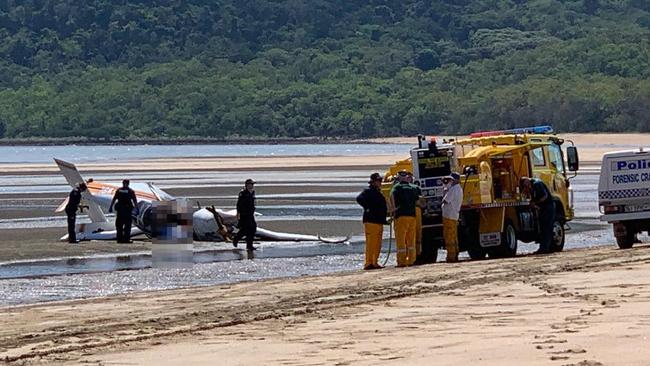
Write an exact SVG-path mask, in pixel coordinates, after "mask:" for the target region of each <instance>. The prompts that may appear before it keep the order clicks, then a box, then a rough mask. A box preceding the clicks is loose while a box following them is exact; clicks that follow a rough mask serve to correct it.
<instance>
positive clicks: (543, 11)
mask: <svg viewBox="0 0 650 366" xmlns="http://www.w3.org/2000/svg"><path fill="white" fill-rule="evenodd" d="M649 36H650V2H648V1H645V0H616V1H613V0H577V1H556V0H532V1H523V0H477V1H463V0H429V1H422V0H366V1H359V0H249V1H241V0H240V1H236V0H213V1H208V0H183V1H181V0H157V1H146V0H131V1H124V0H113V1H108V0H86V1H72V0H57V1H54V0H31V1H13V0H0V37H2V42H1V43H0V49H1V52H0V137H5V138H25V137H66V136H86V137H92V138H138V137H168V138H174V137H187V136H201V137H229V136H253V137H258V136H270V137H293V136H350V137H353V136H354V137H366V136H379V135H399V134H415V133H419V132H423V133H428V134H438V133H450V134H451V133H466V132H470V131H475V130H480V129H492V128H501V127H517V126H527V125H531V124H536V123H550V124H552V125H554V126H555V128H556V129H557V130H561V131H645V132H648V131H650V67H649V66H650V37H649Z"/></svg>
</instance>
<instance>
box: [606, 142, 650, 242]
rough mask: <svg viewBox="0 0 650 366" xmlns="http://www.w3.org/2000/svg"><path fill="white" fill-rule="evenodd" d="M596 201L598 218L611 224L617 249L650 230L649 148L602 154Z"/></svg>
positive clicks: (634, 240)
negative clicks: (598, 212) (598, 211)
mask: <svg viewBox="0 0 650 366" xmlns="http://www.w3.org/2000/svg"><path fill="white" fill-rule="evenodd" d="M598 204H599V206H600V210H601V213H603V215H602V216H601V217H600V220H601V221H607V222H608V223H611V224H613V226H614V236H615V237H616V243H617V244H618V246H619V248H621V249H625V248H631V247H632V245H634V243H637V242H639V241H638V239H637V234H638V233H640V232H642V231H646V232H647V231H649V230H650V149H643V148H640V149H638V150H628V151H617V152H611V153H606V154H605V155H604V156H603V163H602V167H601V170H600V181H599V183H598Z"/></svg>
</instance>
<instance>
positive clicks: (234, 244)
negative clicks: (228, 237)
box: [232, 239, 237, 248]
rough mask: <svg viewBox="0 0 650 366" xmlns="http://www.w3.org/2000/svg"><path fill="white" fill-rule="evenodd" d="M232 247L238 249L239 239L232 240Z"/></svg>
mask: <svg viewBox="0 0 650 366" xmlns="http://www.w3.org/2000/svg"><path fill="white" fill-rule="evenodd" d="M232 246H233V247H235V248H237V239H233V240H232Z"/></svg>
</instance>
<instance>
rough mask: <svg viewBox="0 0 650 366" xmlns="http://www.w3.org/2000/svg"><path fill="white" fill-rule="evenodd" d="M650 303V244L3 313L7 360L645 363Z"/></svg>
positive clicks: (0, 334)
mask: <svg viewBox="0 0 650 366" xmlns="http://www.w3.org/2000/svg"><path fill="white" fill-rule="evenodd" d="M307 294H309V295H308V296H306V295H307ZM649 305H650V247H648V246H645V247H644V246H641V247H638V248H634V249H632V250H626V251H623V250H616V249H614V248H613V247H608V248H600V249H584V250H574V251H569V252H564V253H559V254H554V255H550V256H545V257H534V256H528V257H519V258H514V259H508V260H492V261H480V262H464V263H460V264H457V265H447V264H436V265H430V266H421V267H414V268H406V269H395V268H390V269H385V270H381V271H374V272H355V273H343V274H338V275H331V276H322V277H308V278H299V279H279V280H271V281H264V282H252V283H239V284H235V285H228V286H214V287H205V288H200V289H196V288H192V289H182V290H173V291H162V292H151V293H143V294H133V295H128V296H116V297H110V298H101V299H89V300H82V301H69V302H61V303H51V304H43V305H36V306H24V307H15V308H5V309H2V310H1V311H0V321H1V322H2V324H3V328H2V330H0V360H2V359H5V360H6V362H9V363H11V364H19V363H23V362H26V363H30V364H31V363H34V364H111V365H127V364H128V365H152V364H156V365H178V364H181V363H182V364H192V365H213V364H220V365H249V364H264V365H288V364H310V365H321V364H322V365H333V364H339V365H347V364H354V365H374V364H377V363H381V364H395V365H398V364H399V365H404V364H409V365H411V364H421V365H430V364H432V363H435V364H437V365H460V364H477V365H575V366H577V365H583V366H587V365H603V364H604V365H646V364H647V360H648V359H650V350H649V349H648V348H647V347H646V346H647V342H648V340H647V337H648V334H650V318H649V317H648V313H647V309H648V306H649Z"/></svg>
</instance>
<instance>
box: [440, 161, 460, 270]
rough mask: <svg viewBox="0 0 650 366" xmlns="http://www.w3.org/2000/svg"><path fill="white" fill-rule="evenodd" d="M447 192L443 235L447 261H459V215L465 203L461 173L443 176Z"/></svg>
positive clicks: (443, 209) (443, 214)
mask: <svg viewBox="0 0 650 366" xmlns="http://www.w3.org/2000/svg"><path fill="white" fill-rule="evenodd" d="M442 181H443V183H444V184H445V185H446V186H445V193H444V196H443V197H442V235H443V237H444V240H445V248H446V249H447V262H448V263H452V262H458V217H459V213H460V206H461V204H462V203H463V188H461V186H460V184H459V183H460V174H458V173H451V175H449V176H447V177H445V178H443V180H442Z"/></svg>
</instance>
